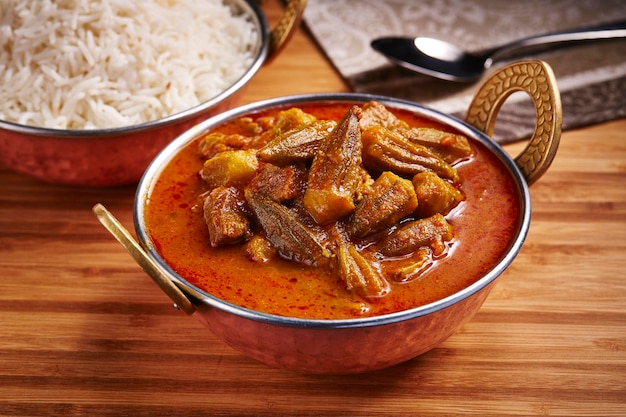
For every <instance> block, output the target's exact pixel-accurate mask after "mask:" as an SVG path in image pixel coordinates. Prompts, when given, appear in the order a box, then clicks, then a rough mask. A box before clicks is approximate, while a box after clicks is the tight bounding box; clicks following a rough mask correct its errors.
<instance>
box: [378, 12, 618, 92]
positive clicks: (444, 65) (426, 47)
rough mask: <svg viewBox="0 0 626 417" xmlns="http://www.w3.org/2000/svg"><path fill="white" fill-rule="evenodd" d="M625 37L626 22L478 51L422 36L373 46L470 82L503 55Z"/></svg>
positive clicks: (404, 62)
mask: <svg viewBox="0 0 626 417" xmlns="http://www.w3.org/2000/svg"><path fill="white" fill-rule="evenodd" d="M624 37H626V21H620V22H613V23H608V24H603V25H601V26H595V27H589V28H584V29H576V30H567V31H560V32H553V33H546V34H543V35H537V36H531V37H528V38H524V39H520V40H517V41H514V42H510V43H507V44H504V45H501V46H498V47H495V48H491V49H488V50H485V51H481V52H473V53H471V52H466V51H464V50H462V49H460V48H459V47H457V46H456V45H453V44H450V43H448V42H445V41H442V40H439V39H433V38H425V37H417V38H402V37H388V38H378V39H375V40H373V41H372V42H371V46H372V48H374V49H375V50H376V51H378V52H380V53H381V54H383V55H384V56H386V57H387V58H388V59H389V60H390V61H392V62H394V63H396V64H397V65H400V66H401V67H404V68H407V69H409V70H412V71H415V72H419V73H422V74H426V75H430V76H432V77H436V78H441V79H444V80H450V81H460V82H469V81H475V80H476V79H478V78H480V77H481V76H482V74H483V73H484V72H485V71H486V70H487V69H488V68H489V67H491V65H492V64H493V63H494V62H495V61H497V60H499V59H504V58H512V57H515V56H520V55H523V54H526V53H528V52H530V51H531V50H533V51H536V50H538V49H542V48H543V49H545V48H546V46H551V47H555V46H562V45H564V44H566V43H567V44H571V43H576V42H588V41H600V40H608V39H616V38H624Z"/></svg>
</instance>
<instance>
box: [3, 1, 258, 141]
mask: <svg viewBox="0 0 626 417" xmlns="http://www.w3.org/2000/svg"><path fill="white" fill-rule="evenodd" d="M258 36H259V34H258V32H257V30H256V28H255V26H254V24H253V23H252V22H251V21H249V20H248V19H247V18H245V17H242V16H233V12H232V11H231V9H230V8H229V7H228V6H225V5H224V4H223V3H222V0H0V119H2V120H5V121H10V122H14V123H19V124H24V125H31V126H39V127H48V128H57V129H101V128H113V127H121V126H128V125H133V124H137V123H143V122H148V121H152V120H156V119H160V118H162V117H165V116H169V115H172V114H174V113H177V112H180V111H182V110H186V109H188V108H190V107H192V106H194V105H197V104H199V103H201V102H203V101H206V100H208V99H210V98H212V97H215V96H216V95H217V94H219V93H221V92H222V91H224V90H225V89H226V88H228V87H229V86H231V85H232V84H233V83H234V82H236V80H237V79H239V78H240V77H241V76H242V75H243V74H244V73H245V72H246V71H247V70H248V68H249V67H250V66H251V65H252V63H253V61H254V55H253V53H254V45H256V42H257V39H258Z"/></svg>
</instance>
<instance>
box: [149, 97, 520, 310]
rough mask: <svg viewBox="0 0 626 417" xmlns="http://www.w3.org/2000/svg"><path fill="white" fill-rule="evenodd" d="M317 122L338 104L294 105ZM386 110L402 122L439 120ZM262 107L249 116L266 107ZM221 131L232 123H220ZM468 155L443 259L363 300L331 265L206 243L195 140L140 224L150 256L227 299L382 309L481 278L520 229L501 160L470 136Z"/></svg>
mask: <svg viewBox="0 0 626 417" xmlns="http://www.w3.org/2000/svg"><path fill="white" fill-rule="evenodd" d="M299 107H301V108H302V110H304V111H305V112H307V113H310V114H313V115H314V116H316V117H317V118H318V119H334V120H339V119H340V118H341V116H342V115H343V114H344V113H345V112H346V110H347V108H348V107H349V106H348V105H347V104H332V105H313V106H299ZM392 111H393V112H394V113H395V114H396V116H398V117H399V118H401V119H402V120H404V121H406V122H407V123H408V124H409V125H410V126H415V127H418V126H424V127H436V128H438V129H441V130H446V129H447V130H449V129H450V128H447V127H445V126H443V125H438V124H436V123H435V122H433V121H429V120H425V119H423V118H420V117H417V116H415V115H412V114H410V113H408V112H403V111H397V110H393V109H392ZM276 112H277V110H270V111H269V112H263V113H258V114H254V115H252V117H254V118H257V117H262V116H267V115H268V114H269V115H272V114H275V113H276ZM218 129H220V130H221V131H223V132H225V133H228V131H229V129H232V124H228V123H227V124H226V125H224V126H221V127H219V128H218ZM471 146H472V148H473V151H474V153H473V156H472V157H471V158H470V159H469V160H467V161H463V162H461V163H459V164H457V165H456V166H455V168H457V170H458V173H459V176H460V179H461V181H460V182H461V190H462V192H463V193H464V195H465V197H466V199H465V201H463V202H462V203H461V204H459V205H458V206H457V207H456V208H455V209H453V211H452V212H450V213H449V214H448V215H447V216H446V219H447V220H448V222H449V223H450V224H452V226H453V228H454V239H453V242H452V244H451V245H450V248H449V251H448V253H447V255H446V256H445V257H443V258H442V259H439V260H437V261H436V262H435V265H434V266H433V267H431V268H430V269H429V270H428V271H427V272H426V273H425V274H424V275H423V276H422V277H420V278H419V279H416V280H412V281H409V282H405V283H394V282H391V283H390V285H391V291H390V293H389V294H388V295H386V296H385V297H381V298H380V299H376V300H373V301H371V300H370V301H368V302H365V301H364V300H362V299H361V298H359V297H358V296H356V295H354V294H351V293H350V292H349V291H347V290H345V289H344V287H343V286H342V283H341V282H340V281H339V280H338V279H337V278H336V277H335V276H334V275H333V274H331V273H330V272H327V271H324V270H321V269H318V268H315V267H310V266H306V265H301V264H298V263H295V262H290V261H286V260H282V259H273V260H272V261H270V262H268V263H257V262H253V261H251V260H249V259H248V258H247V256H246V253H245V251H244V250H243V249H242V247H241V246H234V247H221V248H211V247H210V245H209V243H208V242H209V236H208V231H207V227H206V224H205V223H204V219H203V215H202V208H201V202H200V200H199V197H198V196H199V195H201V194H202V193H203V192H204V191H205V187H204V185H203V183H202V181H201V179H200V178H199V175H198V172H199V171H200V169H201V168H202V163H203V161H202V159H201V158H200V157H199V156H198V151H197V143H196V142H192V143H190V144H189V145H187V146H186V147H185V148H184V149H182V150H181V151H180V152H179V153H178V154H177V155H176V156H175V157H174V158H173V159H172V160H171V161H170V162H169V163H168V164H167V166H166V167H165V168H164V169H163V171H162V172H161V174H160V175H159V178H158V180H157V181H156V183H155V184H154V187H153V188H152V190H151V192H150V195H149V196H148V199H147V204H146V207H145V223H146V224H145V225H146V229H147V230H148V233H149V237H150V239H152V241H153V242H154V245H155V247H156V249H157V251H158V253H159V254H160V255H161V256H162V258H163V259H164V260H165V261H166V262H167V263H168V264H169V265H170V266H171V267H172V269H173V270H175V271H176V272H177V273H178V274H179V275H180V276H181V277H183V278H184V279H185V280H187V281H189V282H190V283H192V284H193V285H195V286H197V287H199V288H201V289H202V290H204V291H206V292H207V293H210V294H212V295H214V296H216V297H218V298H220V299H223V300H225V301H228V302H230V303H233V304H236V305H240V306H243V307H245V308H249V309H252V310H257V311H261V312H266V313H270V314H276V315H284V316H290V317H302V318H313V319H343V318H354V317H365V316H373V315H382V314H387V313H392V312H397V311H401V310H406V309H409V308H413V307H417V306H420V305H424V304H427V303H430V302H433V301H436V300H438V299H441V298H444V297H447V296H450V295H452V294H453V293H455V292H457V291H459V290H461V289H463V288H465V287H467V286H468V285H470V284H472V283H473V282H475V281H476V280H477V279H479V278H480V277H481V276H483V275H484V274H485V273H486V272H487V271H488V270H489V269H491V268H492V267H493V265H494V264H495V263H497V262H498V260H499V259H500V258H501V257H502V256H503V254H504V253H505V252H506V251H507V249H508V247H509V245H510V243H511V240H512V238H513V236H514V234H515V232H516V230H517V229H518V226H519V217H520V213H519V207H520V204H519V197H518V192H517V191H516V190H517V187H516V185H515V183H514V181H513V179H512V178H511V176H510V174H509V173H508V172H507V170H506V168H505V167H504V166H503V165H502V163H501V162H500V161H499V160H498V159H497V158H496V157H495V156H493V155H492V153H491V152H490V151H489V150H487V149H486V148H484V146H483V145H481V144H479V143H475V142H473V141H471Z"/></svg>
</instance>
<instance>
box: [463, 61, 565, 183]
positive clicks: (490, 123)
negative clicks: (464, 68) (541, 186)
mask: <svg viewBox="0 0 626 417" xmlns="http://www.w3.org/2000/svg"><path fill="white" fill-rule="evenodd" d="M516 91H524V92H526V93H527V94H528V95H529V96H530V97H531V99H532V101H533V104H534V106H535V110H536V111H537V124H536V126H535V131H534V133H533V135H532V137H531V138H530V141H529V142H528V145H526V148H525V149H524V150H523V151H522V152H521V153H520V154H519V155H518V156H517V157H516V158H515V163H516V164H517V166H518V167H519V168H520V170H521V171H522V173H523V174H524V177H525V178H526V182H527V183H528V184H529V185H530V184H532V183H534V182H535V181H536V180H537V179H539V177H541V176H542V175H543V174H544V172H545V171H546V170H547V169H548V167H549V166H550V164H551V163H552V160H553V159H554V155H555V154H556V150H557V148H558V146H559V140H560V138H561V125H562V121H563V113H562V110H561V96H560V94H559V91H558V88H557V85H556V79H555V77H554V73H553V72H552V68H550V66H549V65H548V64H547V63H545V62H543V61H520V62H516V63H513V64H510V65H508V66H506V67H503V68H502V69H500V70H498V71H497V72H496V73H494V74H493V75H492V76H491V77H490V78H489V79H487V81H485V83H484V84H483V85H482V87H481V88H480V89H479V90H478V92H477V93H476V95H475V96H474V99H473V100H472V103H471V104H470V106H469V109H468V111H467V116H466V118H465V120H466V121H467V122H468V123H469V124H471V125H472V126H474V127H476V128H477V129H480V130H482V131H483V132H485V133H486V134H487V135H488V136H491V135H492V134H493V129H494V126H495V122H496V116H497V114H498V112H499V111H500V108H501V107H502V104H504V102H505V100H506V99H507V98H508V97H509V96H510V95H511V94H513V93H514V92H516Z"/></svg>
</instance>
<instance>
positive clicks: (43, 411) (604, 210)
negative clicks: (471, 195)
mask: <svg viewBox="0 0 626 417" xmlns="http://www.w3.org/2000/svg"><path fill="white" fill-rule="evenodd" d="M268 7H269V9H268V13H269V14H270V16H275V15H276V13H278V12H277V10H275V8H274V6H273V5H272V4H270V5H269V6H268ZM346 90H347V87H346V85H345V84H344V83H343V82H342V80H341V79H340V77H339V76H338V75H337V74H336V73H335V71H334V70H333V68H332V66H331V65H330V64H329V63H328V62H326V60H325V59H324V58H323V55H322V54H321V53H320V52H319V51H318V50H317V49H316V47H315V45H314V43H313V42H312V41H311V40H310V39H309V38H308V37H307V36H306V34H305V32H304V31H299V32H298V33H297V34H296V36H295V37H294V38H293V39H292V41H291V42H290V43H289V45H288V47H287V48H286V49H285V50H284V52H283V53H282V55H280V56H279V57H278V58H277V59H276V60H275V61H274V62H272V63H270V64H268V65H266V66H265V67H263V68H262V69H261V71H260V73H259V74H258V75H257V76H256V77H255V78H254V80H253V81H252V83H251V84H250V86H249V88H248V90H247V94H246V96H245V97H244V99H243V101H244V102H251V101H255V100H259V99H263V98H267V97H272V96H279V95H285V94H294V93H307V92H332V91H346ZM625 132H626V120H620V121H615V122H610V123H605V124H601V125H597V126H592V127H588V128H584V129H579V130H575V131H568V132H565V133H564V134H563V136H562V140H561V146H560V149H559V151H558V153H557V156H556V159H555V161H554V163H553V165H552V167H551V168H550V169H549V171H548V172H547V173H546V174H545V175H544V176H543V177H542V178H541V179H540V180H539V181H538V182H537V183H535V184H534V185H533V186H532V187H531V195H532V201H533V216H532V225H531V229H530V233H529V235H528V238H527V240H526V243H525V245H524V247H523V249H522V250H521V252H520V253H519V255H518V257H517V258H516V260H515V261H514V263H513V264H512V265H511V266H510V267H509V268H508V269H507V271H506V272H505V273H504V274H503V275H502V276H501V277H500V278H499V281H498V284H497V285H496V287H495V289H494V291H493V292H492V293H491V295H490V297H489V298H488V300H487V302H486V303H485V304H484V306H483V307H482V309H481V310H480V311H479V313H478V314H477V315H476V316H475V317H474V319H473V320H472V321H471V322H469V323H468V324H466V325H465V326H463V327H462V328H461V329H460V330H459V331H458V332H457V333H456V334H455V335H453V336H452V337H451V338H450V339H448V340H447V341H446V342H444V343H443V344H442V345H440V346H439V347H438V348H436V349H434V350H432V351H431V352H429V353H426V354H424V355H422V356H421V357H418V358H416V359H414V360H411V361H409V362H407V363H404V364H401V365H398V366H396V367H393V368H390V369H387V370H383V371H378V372H374V373H371V374H365V375H353V376H331V377H329V376H310V375H301V374H296V373H293V372H289V371H284V370H279V369H273V368H269V367H267V366H265V365H263V364H260V363H257V362H256V361H254V360H252V359H248V358H247V357H244V356H242V355H241V354H239V353H237V352H236V351H234V350H232V349H231V348H229V347H227V346H226V345H224V344H223V343H222V342H221V341H219V340H218V339H217V338H215V337H214V336H213V335H212V334H211V333H210V332H209V331H208V330H205V329H204V328H203V327H202V326H201V324H200V323H199V322H197V321H196V320H194V319H192V318H189V317H186V316H185V315H184V313H182V312H180V311H177V310H175V309H174V308H173V307H172V305H171V303H170V302H169V300H168V299H167V298H166V296H165V295H163V293H162V292H161V291H160V290H159V289H158V288H157V287H156V285H154V284H153V283H152V282H151V281H150V279H149V278H148V277H147V276H146V275H145V274H144V273H143V272H142V271H141V269H140V268H139V267H138V266H137V265H136V264H135V263H134V261H133V260H132V259H131V257H130V256H129V255H128V254H127V253H126V252H125V251H124V250H123V249H122V247H121V246H120V245H119V244H118V243H117V242H116V241H115V240H114V239H113V238H112V237H111V236H110V235H109V234H108V233H107V232H106V231H105V229H104V228H103V227H102V226H101V225H100V224H99V223H98V222H97V220H96V219H95V217H94V216H93V214H92V212H91V207H92V206H93V205H94V203H96V202H101V203H103V204H105V205H106V206H107V207H108V208H109V209H110V210H111V211H112V212H114V214H116V215H117V216H118V217H119V219H120V220H121V221H122V223H124V224H125V225H126V226H128V227H129V228H131V227H132V206H133V198H134V191H135V189H134V186H128V187H121V188H113V189H90V188H75V187H65V186H55V185H49V184H44V183H42V182H39V181H37V180H34V179H31V178H29V177H26V176H23V175H19V174H15V173H13V172H10V171H9V170H7V169H6V168H3V167H0V415H1V416H118V415H119V416H185V417H193V416H231V415H233V416H235V415H237V416H282V415H284V416H318V415H328V416H348V415H363V416H365V415H373V416H450V415H457V414H459V415H475V416H506V415H511V416H512V415H549V416H625V415H626V278H625V277H624V274H625V272H626V256H625V254H626V220H625V219H626V187H625V184H626V140H625V134H626V133H625ZM520 146H522V145H521V144H515V145H512V146H508V147H507V150H508V151H509V152H511V153H512V154H515V153H516V152H518V151H519V150H520V149H521V148H520Z"/></svg>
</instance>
